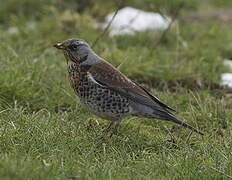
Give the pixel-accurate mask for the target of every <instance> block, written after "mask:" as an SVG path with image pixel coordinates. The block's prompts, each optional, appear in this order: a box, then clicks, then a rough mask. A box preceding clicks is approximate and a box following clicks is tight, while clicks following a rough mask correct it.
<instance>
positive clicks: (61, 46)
mask: <svg viewBox="0 0 232 180" xmlns="http://www.w3.org/2000/svg"><path fill="white" fill-rule="evenodd" d="M53 47H55V48H57V49H64V47H63V45H62V43H56V44H54V45H53Z"/></svg>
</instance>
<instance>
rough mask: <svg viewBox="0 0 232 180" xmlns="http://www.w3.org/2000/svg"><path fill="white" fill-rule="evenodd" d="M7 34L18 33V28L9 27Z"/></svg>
mask: <svg viewBox="0 0 232 180" xmlns="http://www.w3.org/2000/svg"><path fill="white" fill-rule="evenodd" d="M7 32H8V33H9V34H18V33H19V29H18V28H17V27H10V28H9V29H8V31H7Z"/></svg>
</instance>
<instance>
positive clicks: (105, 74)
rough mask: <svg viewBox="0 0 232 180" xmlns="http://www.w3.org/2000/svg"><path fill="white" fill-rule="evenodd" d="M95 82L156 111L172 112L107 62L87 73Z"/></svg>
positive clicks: (97, 65)
mask: <svg viewBox="0 0 232 180" xmlns="http://www.w3.org/2000/svg"><path fill="white" fill-rule="evenodd" d="M88 72H89V73H90V74H91V76H92V77H93V78H94V80H95V81H96V82H98V83H99V84H101V85H103V86H107V87H108V88H110V89H112V90H114V91H117V92H119V93H120V94H122V95H123V96H125V97H128V98H129V99H131V100H133V101H135V102H138V103H141V104H144V105H147V106H150V107H152V108H156V109H158V110H161V111H163V110H166V111H167V110H168V109H169V110H173V109H172V108H170V107H168V106H167V105H165V104H163V103H162V102H160V101H159V100H158V99H157V98H156V97H154V96H152V95H151V94H150V93H149V92H147V91H146V90H145V89H144V88H142V87H140V86H139V85H137V84H136V83H134V82H132V81H131V80H130V79H129V78H127V77H126V76H125V75H124V74H122V73H121V72H120V71H118V70H117V69H116V68H114V67H113V66H112V65H111V64H109V63H108V62H106V61H104V60H102V61H99V62H97V63H96V64H94V65H92V67H91V68H90V69H89V71H88Z"/></svg>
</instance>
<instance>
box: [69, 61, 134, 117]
mask: <svg viewBox="0 0 232 180" xmlns="http://www.w3.org/2000/svg"><path fill="white" fill-rule="evenodd" d="M68 73H69V80H70V83H71V86H72V88H73V89H74V91H75V93H76V94H77V96H78V97H79V98H80V101H81V102H82V103H83V104H85V105H86V106H87V108H88V109H89V110H90V111H91V112H93V113H94V114H96V115H98V116H100V117H102V118H104V119H109V120H120V119H122V118H123V117H125V116H128V115H130V112H131V108H130V105H129V100H128V98H126V97H123V96H121V95H120V94H119V93H117V92H115V91H112V90H110V89H108V88H107V87H103V86H100V85H99V84H97V83H95V82H94V81H92V80H91V78H89V77H88V75H87V72H84V71H81V70H80V68H79V66H78V64H74V63H73V64H71V65H69V66H68Z"/></svg>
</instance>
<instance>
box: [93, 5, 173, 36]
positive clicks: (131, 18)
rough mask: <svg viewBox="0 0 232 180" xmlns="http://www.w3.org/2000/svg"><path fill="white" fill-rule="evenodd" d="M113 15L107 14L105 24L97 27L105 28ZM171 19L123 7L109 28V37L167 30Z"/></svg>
mask: <svg viewBox="0 0 232 180" xmlns="http://www.w3.org/2000/svg"><path fill="white" fill-rule="evenodd" d="M113 16H114V13H111V14H108V15H107V16H106V18H105V23H103V24H99V25H97V26H98V27H100V28H105V27H106V26H107V25H108V23H109V22H110V21H111V19H112V17H113ZM170 22H171V19H170V18H168V17H166V16H162V15H160V14H159V13H153V12H145V11H142V10H139V9H135V8H132V7H125V8H123V9H121V10H119V11H118V14H117V15H116V17H115V19H114V20H113V22H112V24H111V27H110V33H109V34H110V36H114V35H122V34H135V32H136V31H144V30H151V29H158V30H164V29H167V28H168V26H169V24H170Z"/></svg>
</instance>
